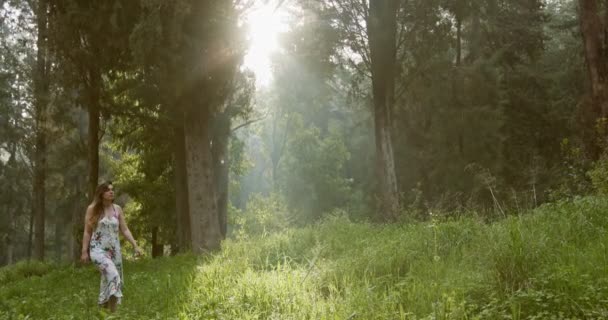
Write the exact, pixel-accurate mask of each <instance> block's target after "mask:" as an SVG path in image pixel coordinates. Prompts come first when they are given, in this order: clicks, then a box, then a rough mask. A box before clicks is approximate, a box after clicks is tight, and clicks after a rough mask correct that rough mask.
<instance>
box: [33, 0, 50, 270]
mask: <svg viewBox="0 0 608 320" xmlns="http://www.w3.org/2000/svg"><path fill="white" fill-rule="evenodd" d="M36 11H37V12H36V14H37V18H36V19H37V26H38V40H37V42H36V44H37V47H38V52H37V56H36V75H35V76H34V90H35V99H36V153H35V160H34V228H35V229H34V230H35V233H34V236H35V239H34V257H35V258H36V259H38V260H44V244H45V242H44V237H45V229H44V227H45V192H46V190H45V182H46V166H47V165H46V160H47V159H46V152H47V151H46V149H47V141H46V140H47V138H46V130H47V126H48V123H47V122H48V116H47V109H48V102H49V99H48V98H49V97H48V91H49V79H48V70H47V50H48V45H47V28H48V13H47V11H48V4H47V1H45V0H39V1H38V7H37V9H36Z"/></svg>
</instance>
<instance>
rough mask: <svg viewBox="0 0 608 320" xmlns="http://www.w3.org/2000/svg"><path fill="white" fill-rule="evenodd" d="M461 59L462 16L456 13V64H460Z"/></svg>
mask: <svg viewBox="0 0 608 320" xmlns="http://www.w3.org/2000/svg"><path fill="white" fill-rule="evenodd" d="M461 60H462V18H461V17H460V15H458V14H457V15H456V66H460V63H461Z"/></svg>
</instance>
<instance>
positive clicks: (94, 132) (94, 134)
mask: <svg viewBox="0 0 608 320" xmlns="http://www.w3.org/2000/svg"><path fill="white" fill-rule="evenodd" d="M100 91H101V75H100V74H99V69H98V68H97V66H94V65H92V66H90V69H89V86H88V88H87V96H88V100H89V106H88V107H89V133H88V134H89V136H88V140H89V144H88V148H89V149H88V160H89V167H88V168H89V188H88V194H89V199H90V200H91V199H93V195H94V194H95V189H96V188H97V185H98V184H99V118H100V115H101V114H100V109H101V106H100V100H99V99H100V97H101V95H100Z"/></svg>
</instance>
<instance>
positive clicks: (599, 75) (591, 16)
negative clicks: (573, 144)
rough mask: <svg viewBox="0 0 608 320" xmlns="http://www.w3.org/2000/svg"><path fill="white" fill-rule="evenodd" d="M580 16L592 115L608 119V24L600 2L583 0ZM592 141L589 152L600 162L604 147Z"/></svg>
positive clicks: (595, 117) (589, 144)
mask: <svg viewBox="0 0 608 320" xmlns="http://www.w3.org/2000/svg"><path fill="white" fill-rule="evenodd" d="M579 14H580V24H581V34H582V37H583V44H584V49H585V60H586V61H587V70H588V74H589V80H590V84H591V110H590V112H588V113H590V114H591V115H592V117H593V118H594V119H595V120H596V121H597V120H599V119H602V118H606V117H608V61H606V60H607V57H608V39H606V38H605V37H604V36H603V34H605V33H606V28H607V26H608V21H605V22H604V23H605V24H606V25H602V21H601V18H600V16H599V5H598V3H597V1H596V0H579ZM604 126H605V125H604ZM603 129H604V130H605V129H606V128H603ZM592 136H595V135H592ZM602 138H603V139H604V140H605V137H602ZM591 139H592V141H588V142H587V145H588V149H590V150H589V153H590V154H591V156H592V158H593V159H598V158H599V156H600V153H601V150H600V146H598V143H597V141H595V139H594V138H591Z"/></svg>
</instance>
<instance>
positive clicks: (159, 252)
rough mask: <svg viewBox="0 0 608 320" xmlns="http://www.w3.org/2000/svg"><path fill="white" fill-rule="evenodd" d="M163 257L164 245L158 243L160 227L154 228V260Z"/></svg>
mask: <svg viewBox="0 0 608 320" xmlns="http://www.w3.org/2000/svg"><path fill="white" fill-rule="evenodd" d="M162 256H163V245H162V244H159V243H158V226H155V227H153V228H152V258H157V257H162Z"/></svg>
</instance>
